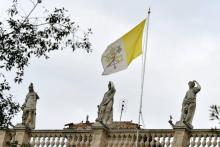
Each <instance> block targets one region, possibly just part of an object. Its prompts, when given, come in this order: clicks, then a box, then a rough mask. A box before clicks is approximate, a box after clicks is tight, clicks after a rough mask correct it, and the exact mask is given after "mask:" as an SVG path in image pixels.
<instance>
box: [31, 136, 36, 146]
mask: <svg viewBox="0 0 220 147" xmlns="http://www.w3.org/2000/svg"><path fill="white" fill-rule="evenodd" d="M35 139H36V138H35V136H33V137H32V141H31V146H32V147H34V146H35Z"/></svg>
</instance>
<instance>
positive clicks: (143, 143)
mask: <svg viewBox="0 0 220 147" xmlns="http://www.w3.org/2000/svg"><path fill="white" fill-rule="evenodd" d="M173 136H174V130H140V132H139V137H138V138H139V140H138V146H139V147H170V146H172V142H173ZM136 139H137V132H136V130H132V131H131V130H115V131H110V133H109V136H108V146H107V147H135V145H136Z"/></svg>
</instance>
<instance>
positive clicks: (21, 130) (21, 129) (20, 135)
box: [14, 124, 30, 144]
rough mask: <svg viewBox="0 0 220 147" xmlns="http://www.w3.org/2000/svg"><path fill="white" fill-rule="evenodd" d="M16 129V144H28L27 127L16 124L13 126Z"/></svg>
mask: <svg viewBox="0 0 220 147" xmlns="http://www.w3.org/2000/svg"><path fill="white" fill-rule="evenodd" d="M14 129H15V130H16V134H15V141H18V144H28V143H29V141H30V137H29V129H28V128H26V127H25V126H23V125H20V124H19V125H16V127H15V128H14Z"/></svg>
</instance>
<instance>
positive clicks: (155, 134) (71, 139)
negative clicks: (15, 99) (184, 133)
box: [0, 129, 220, 147]
mask: <svg viewBox="0 0 220 147" xmlns="http://www.w3.org/2000/svg"><path fill="white" fill-rule="evenodd" d="M94 131H95V130H93V129H90V130H83V129H82V130H75V129H63V130H29V131H28V136H29V144H30V145H31V146H32V147H94V146H93V145H92V144H93V143H94V142H96V141H98V140H93V136H94V135H95V134H96V133H94ZM2 133H3V132H2ZM106 133H107V136H106V138H105V140H106V146H105V147H135V146H136V140H137V130H136V129H109V130H108V131H107V132H106ZM7 134H8V135H7V136H6V138H5V141H6V142H11V143H12V142H14V141H15V136H16V135H17V133H16V130H13V129H11V130H8V131H7ZM0 135H1V134H0ZM189 135H190V139H189V140H188V141H187V140H186V141H187V142H189V143H188V145H187V146H188V147H220V130H211V129H193V130H191V132H189ZM174 136H175V129H149V130H146V129H142V130H140V131H139V137H138V146H139V147H172V146H174V142H175V141H176V138H174ZM95 138H96V137H95ZM0 139H1V138H0ZM96 139H97V138H96ZM100 139H102V138H100ZM94 144H95V143H94ZM0 147H5V145H4V146H0Z"/></svg>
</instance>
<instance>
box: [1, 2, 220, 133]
mask: <svg viewBox="0 0 220 147" xmlns="http://www.w3.org/2000/svg"><path fill="white" fill-rule="evenodd" d="M21 2H23V4H22V8H23V9H24V11H27V12H28V8H30V7H28V8H27V6H31V3H30V0H21ZM6 6H8V0H4V2H3V4H1V6H0V10H1V11H0V13H1V16H3V13H5V10H6V8H7V7H6ZM43 6H44V7H46V8H48V9H52V8H53V7H61V6H63V7H65V8H66V9H67V10H69V14H70V15H71V18H73V19H74V20H75V21H76V22H77V23H78V24H79V25H80V26H81V28H82V29H84V30H86V29H87V28H90V27H91V28H92V30H93V35H92V36H91V42H92V48H93V52H92V53H89V54H88V53H86V51H84V50H76V51H75V52H74V53H73V52H72V51H71V49H66V50H64V51H58V52H55V53H52V54H51V58H50V59H49V60H45V59H43V58H42V59H40V60H35V59H34V60H33V61H32V62H31V65H30V66H29V67H28V68H26V70H25V75H24V81H23V83H22V84H20V85H14V84H12V85H13V88H12V93H13V94H14V95H15V96H16V101H18V102H19V103H21V104H22V103H23V102H24V99H25V96H26V94H27V92H28V86H29V83H30V82H33V83H34V87H35V91H36V92H37V93H38V95H39V96H40V100H39V101H38V103H37V118H36V120H37V121H36V127H37V129H62V128H63V127H64V124H66V123H69V122H74V123H78V122H81V121H82V120H85V118H86V115H89V119H90V121H94V120H95V119H96V117H97V105H98V104H99V103H100V102H101V100H102V98H103V95H104V93H105V92H106V90H107V84H108V81H113V82H114V84H115V87H116V90H117V92H116V94H115V97H114V98H115V100H114V120H115V121H118V120H119V117H120V111H119V102H120V100H121V99H122V98H125V99H126V100H127V110H126V112H125V113H124V114H123V116H122V120H124V121H130V120H133V122H137V119H138V109H139V99H140V84H141V80H140V79H141V77H140V75H141V57H139V58H137V59H136V60H134V61H133V62H132V64H131V65H130V66H129V67H128V69H127V70H124V71H121V72H118V73H115V74H112V75H109V76H102V75H101V73H102V70H103V69H102V65H101V55H102V53H103V52H104V50H105V49H106V47H107V46H108V45H109V44H110V43H112V42H113V41H115V40H116V39H118V38H120V37H121V36H122V35H123V34H124V33H126V32H127V31H129V30H130V29H131V28H132V27H134V26H135V25H137V24H138V23H139V22H140V21H141V20H143V19H144V18H145V17H146V14H147V10H148V8H149V7H150V8H151V10H152V13H151V17H150V29H149V44H148V53H147V63H146V77H145V87H144V98H143V117H144V122H145V128H155V129H160V128H171V127H170V125H169V124H168V120H169V115H173V117H174V122H175V121H177V120H179V118H180V111H181V104H182V100H183V97H184V95H185V92H186V91H187V89H188V86H187V83H188V81H189V80H197V81H198V82H199V83H200V84H201V86H202V90H201V92H200V93H199V94H198V96H197V106H196V107H197V108H196V112H195V116H194V120H193V125H194V127H195V128H211V127H213V126H214V125H217V123H212V122H210V121H209V106H210V105H211V104H219V102H220V90H219V83H220V68H219V67H220V58H219V57H220V48H219V46H220V28H219V26H220V19H219V14H220V1H219V0H211V1H210V0H209V1H208V0H193V1H192V0H184V1H180V0H179V1H178V0H166V1H165V0H154V1H153V0H151V1H148V0H139V1H136V0H120V1H119V0H111V1H110V0H109V1H106V0H53V1H52V0H50V1H49V0H43V3H42V4H41V5H40V6H39V7H38V8H37V9H36V11H35V13H34V16H37V15H38V13H40V12H41V11H42V7H43ZM18 122H21V113H19V115H17V116H16V117H15V119H14V123H18Z"/></svg>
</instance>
